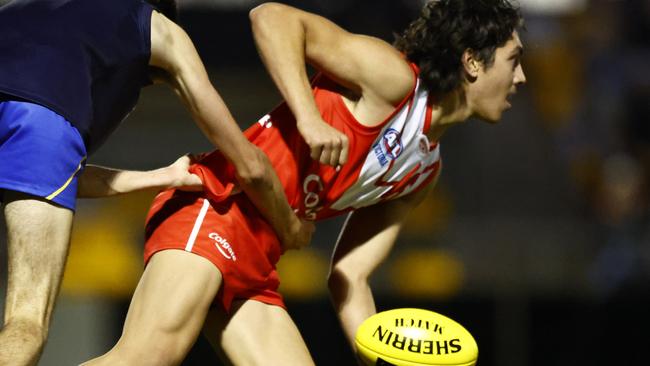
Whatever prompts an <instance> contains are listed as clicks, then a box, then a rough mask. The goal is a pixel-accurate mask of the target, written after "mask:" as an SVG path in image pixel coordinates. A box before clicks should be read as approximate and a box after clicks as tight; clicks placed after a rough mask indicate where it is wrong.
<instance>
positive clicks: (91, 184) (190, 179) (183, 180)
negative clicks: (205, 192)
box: [77, 155, 202, 198]
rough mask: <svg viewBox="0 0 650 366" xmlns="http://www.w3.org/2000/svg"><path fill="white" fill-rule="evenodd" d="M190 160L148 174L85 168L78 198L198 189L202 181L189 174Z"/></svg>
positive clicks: (103, 168) (97, 167)
mask: <svg viewBox="0 0 650 366" xmlns="http://www.w3.org/2000/svg"><path fill="white" fill-rule="evenodd" d="M190 163H191V159H190V157H189V156H187V155H185V156H182V157H180V158H178V159H177V160H176V161H175V162H174V163H172V164H171V165H169V166H166V167H164V168H160V169H155V170H149V171H134V170H119V169H113V168H106V167H102V166H98V165H87V166H86V168H85V169H84V171H83V173H82V174H81V175H80V176H79V189H78V193H77V196H79V197H81V198H95V197H106V196H113V195H117V194H122V193H129V192H135V191H143V190H161V189H167V188H183V189H186V190H200V189H201V188H202V183H201V179H199V177H197V176H196V175H194V174H191V173H190V172H188V168H189V166H190Z"/></svg>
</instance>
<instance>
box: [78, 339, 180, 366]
mask: <svg viewBox="0 0 650 366" xmlns="http://www.w3.org/2000/svg"><path fill="white" fill-rule="evenodd" d="M155 338H156V337H153V338H150V339H148V340H141V341H139V342H125V340H123V339H121V340H120V341H119V342H118V344H117V345H116V346H115V347H114V348H113V349H112V350H111V351H110V352H108V353H107V354H105V355H104V356H102V357H100V358H99V359H97V360H96V362H95V363H88V364H87V365H88V366H90V365H93V366H95V365H97V366H99V365H102V366H103V365H111V366H116V365H120V366H174V365H180V364H181V362H183V360H184V359H185V355H186V353H187V351H185V350H184V349H181V348H179V347H178V345H177V344H175V342H173V341H172V340H161V339H155ZM100 361H101V362H100ZM84 366H86V364H84Z"/></svg>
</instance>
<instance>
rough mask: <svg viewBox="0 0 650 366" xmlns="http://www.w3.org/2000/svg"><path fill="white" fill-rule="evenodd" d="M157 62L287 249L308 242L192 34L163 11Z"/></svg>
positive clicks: (156, 17) (154, 53)
mask: <svg viewBox="0 0 650 366" xmlns="http://www.w3.org/2000/svg"><path fill="white" fill-rule="evenodd" d="M151 24H152V25H151V29H152V32H151V60H150V64H151V65H152V66H155V67H158V68H160V69H163V70H165V71H166V74H167V75H168V79H167V83H168V84H169V85H170V86H171V87H172V88H173V89H174V90H175V91H176V93H177V94H178V95H179V97H180V98H181V100H182V101H183V102H184V104H185V105H186V107H187V108H188V109H189V111H190V112H191V114H192V116H193V118H194V120H195V121H196V123H197V125H198V126H199V127H200V128H201V130H202V131H203V132H204V134H205V135H206V136H207V137H208V139H210V141H211V142H212V143H213V144H214V145H215V146H217V147H218V148H219V150H220V151H221V152H222V153H223V154H224V156H225V157H226V158H227V159H228V160H229V161H230V162H232V163H233V165H234V167H235V171H236V174H237V178H238V181H239V184H240V186H241V188H242V190H243V191H244V192H245V193H246V194H247V195H248V197H249V198H250V199H251V201H252V202H253V203H254V204H255V206H256V207H257V208H258V209H259V210H260V212H261V213H262V214H263V215H264V217H265V218H266V219H267V220H269V222H270V223H271V224H272V225H273V227H274V229H275V230H276V233H277V234H278V236H279V238H280V239H281V241H282V242H283V244H284V245H285V247H286V248H294V247H301V246H304V245H306V244H308V242H309V239H310V235H305V234H306V233H307V232H310V231H309V230H307V231H305V230H304V225H303V222H302V221H300V220H299V219H298V217H297V216H296V215H295V214H294V212H293V210H291V207H290V206H289V203H288V202H287V199H286V196H285V194H284V190H283V188H282V185H281V183H280V180H279V178H278V177H277V175H276V173H275V171H274V170H273V167H272V166H271V164H270V162H269V160H268V158H267V157H266V155H264V153H263V152H262V151H261V150H259V149H258V148H257V147H255V146H254V145H253V144H252V143H250V142H249V141H248V140H247V139H246V138H245V136H244V135H243V133H242V131H241V129H240V128H239V126H238V125H237V123H236V122H235V120H234V118H233V117H232V115H231V114H230V111H229V110H228V108H227V107H226V105H225V103H224V102H223V100H222V99H221V96H220V95H219V94H218V92H217V91H216V90H215V89H214V87H213V86H212V84H211V83H210V80H209V78H208V74H207V72H206V70H205V67H204V66H203V63H202V61H201V59H200V58H199V55H198V53H197V51H196V49H195V48H194V45H193V44H192V42H191V40H190V38H189V37H188V35H187V34H186V33H185V32H184V31H183V30H182V29H181V28H180V27H179V26H177V25H176V24H174V23H173V22H171V21H170V20H168V19H167V18H165V17H164V16H163V15H161V14H159V13H157V12H154V13H153V15H152V19H151Z"/></svg>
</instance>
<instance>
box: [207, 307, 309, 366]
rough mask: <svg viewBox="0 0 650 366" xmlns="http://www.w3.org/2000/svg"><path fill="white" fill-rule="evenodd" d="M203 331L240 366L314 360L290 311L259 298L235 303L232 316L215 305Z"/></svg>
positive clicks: (305, 363)
mask: <svg viewBox="0 0 650 366" xmlns="http://www.w3.org/2000/svg"><path fill="white" fill-rule="evenodd" d="M203 333H204V334H205V336H206V337H207V338H208V340H209V341H210V343H211V344H212V346H213V347H215V348H216V349H218V350H219V351H220V353H221V356H222V357H225V358H226V359H227V361H228V362H230V363H231V364H233V365H237V366H252V365H260V366H263V365H285V366H292V365H295V366H308V365H313V364H314V361H313V360H312V358H311V355H310V354H309V350H308V349H307V346H306V345H305V341H304V340H303V338H302V336H301V335H300V332H299V331H298V328H297V327H296V325H295V323H294V322H293V320H292V319H291V317H290V316H289V314H288V313H287V311H286V310H284V309H283V308H281V307H279V306H275V305H269V304H264V303H262V302H259V301H255V300H245V301H237V302H234V303H233V306H232V311H231V314H230V315H226V314H225V313H224V312H223V311H222V310H218V309H216V308H213V309H212V310H211V311H210V313H209V314H208V317H207V319H206V322H205V327H204V329H203Z"/></svg>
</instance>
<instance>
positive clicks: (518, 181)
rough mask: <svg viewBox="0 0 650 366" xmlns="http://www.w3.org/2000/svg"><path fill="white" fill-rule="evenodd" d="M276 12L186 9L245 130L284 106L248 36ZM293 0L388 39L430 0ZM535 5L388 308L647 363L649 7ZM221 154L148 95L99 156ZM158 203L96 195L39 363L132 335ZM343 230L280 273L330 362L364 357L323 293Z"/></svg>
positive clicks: (561, 358)
mask: <svg viewBox="0 0 650 366" xmlns="http://www.w3.org/2000/svg"><path fill="white" fill-rule="evenodd" d="M2 2H6V0H5V1H2V0H0V3H2ZM258 3H259V1H255V0H180V5H181V7H180V10H181V14H180V16H181V17H180V23H181V24H182V25H183V27H184V28H185V29H186V30H187V31H188V33H189V34H190V35H191V37H192V38H193V40H194V41H195V43H196V45H197V47H198V49H199V51H200V53H201V55H202V56H203V57H204V61H205V62H206V64H207V67H208V69H209V70H210V73H211V77H212V81H213V83H214V84H215V86H216V87H217V89H218V90H219V91H220V93H221V94H222V96H223V97H224V99H225V100H226V102H227V104H228V105H229V106H230V108H231V110H232V112H233V114H234V115H235V117H236V118H237V119H238V121H239V122H240V123H241V125H242V127H247V126H249V125H251V124H252V123H254V122H255V121H256V120H257V119H258V118H259V117H261V116H262V115H263V114H265V113H266V112H267V111H269V110H270V109H271V108H272V107H273V106H275V105H276V104H277V103H278V102H279V100H280V98H279V95H278V93H277V92H276V90H275V88H274V86H273V85H272V83H271V81H270V79H269V77H268V76H267V74H266V73H265V71H264V70H263V67H262V65H261V62H260V60H259V58H258V57H257V54H256V52H255V48H254V45H253V41H252V38H251V35H250V30H249V26H248V18H247V14H248V10H250V9H251V8H252V7H253V6H255V5H257V4H258ZM291 3H292V4H294V5H298V6H300V7H302V8H305V9H308V10H312V11H315V12H318V13H320V14H323V15H325V16H328V17H330V18H331V19H333V20H335V21H336V22H338V23H339V24H341V25H342V26H344V27H345V28H347V29H349V30H351V31H356V32H363V33H368V34H372V35H375V36H378V37H381V38H384V39H386V40H389V41H392V39H393V36H392V35H393V32H395V31H399V30H401V29H402V28H403V27H404V26H405V25H406V24H407V23H408V21H409V20H411V19H413V18H414V17H415V15H416V14H417V13H418V10H419V9H420V7H421V5H422V1H421V0H330V1H326V0H305V1H293V2H291ZM520 3H521V4H522V7H523V10H524V13H525V16H526V22H527V23H526V24H527V31H526V32H525V33H523V34H522V38H523V40H524V43H525V48H526V50H525V59H524V63H523V65H524V70H525V72H526V74H527V77H528V85H526V86H525V87H523V88H522V90H521V91H520V93H519V94H518V95H517V97H516V100H515V102H514V108H513V109H512V110H510V111H509V112H507V113H506V114H505V118H504V119H503V121H502V122H501V123H500V124H499V125H498V126H490V125H487V124H482V123H480V122H477V121H468V122H467V123H466V124H465V125H463V126H459V127H456V128H454V129H451V130H450V131H449V132H448V133H447V135H445V137H444V138H443V139H442V149H443V156H444V159H445V169H444V172H443V173H444V174H443V175H442V178H441V181H440V183H439V186H438V187H437V188H436V189H435V192H433V194H432V195H431V196H430V197H429V198H428V199H427V201H426V202H425V203H424V204H423V205H422V206H421V207H420V208H418V210H417V211H416V212H414V213H413V215H412V217H411V220H410V224H409V226H408V228H407V230H406V231H405V232H404V233H403V235H402V236H401V239H400V241H399V243H398V245H397V248H396V250H395V251H394V253H393V255H392V256H391V257H390V261H389V262H387V263H386V264H385V265H384V266H383V267H382V268H381V270H380V272H379V273H377V275H376V276H375V278H374V280H373V282H374V288H375V289H376V290H375V291H376V297H377V303H378V306H379V308H380V309H388V308H394V307H422V308H427V309H431V310H435V311H439V312H442V313H444V314H446V315H448V316H450V317H452V318H454V319H456V320H457V321H459V322H460V323H462V324H464V325H465V326H466V327H467V328H468V329H469V330H470V331H471V332H472V333H473V334H474V335H475V337H476V339H477V341H478V343H479V349H480V356H479V365H481V366H491V365H498V366H526V365H530V366H542V365H544V366H549V365H558V366H559V365H567V366H569V365H570V366H575V365H639V364H647V360H646V351H645V350H646V348H647V341H648V340H649V339H650V336H648V332H647V329H648V327H649V326H650V315H648V314H647V309H648V306H649V305H650V291H648V289H649V286H648V280H649V279H650V225H649V223H650V221H649V220H648V219H649V217H648V214H649V211H648V208H649V206H648V193H649V192H648V188H650V186H649V184H648V182H649V178H650V123H649V121H647V119H648V115H649V114H650V103H649V102H650V39H649V38H648V37H649V36H650V1H647V0H619V1H614V0H520ZM210 149H211V147H210V145H209V144H208V142H207V141H206V140H205V139H204V138H203V137H202V136H201V134H200V132H199V131H198V129H197V128H196V127H195V126H194V124H193V123H192V121H191V120H190V118H189V116H188V114H187V113H186V112H185V111H184V109H183V108H182V106H181V104H180V103H179V102H178V101H177V100H176V98H175V97H174V95H173V94H172V93H171V92H169V91H168V90H166V89H164V88H159V87H150V88H147V89H145V90H144V92H143V93H142V97H141V103H140V105H139V107H138V108H137V109H136V110H135V112H133V113H132V115H131V116H130V117H129V118H128V120H127V121H126V122H125V123H124V124H123V125H122V126H121V127H120V128H119V130H118V131H117V133H116V134H115V135H114V136H113V137H112V138H111V139H110V140H109V142H108V143H107V144H106V145H105V146H104V147H103V148H102V149H101V150H100V151H99V152H98V153H97V154H96V155H95V156H93V157H91V159H90V162H92V163H96V164H104V165H110V166H116V167H122V168H135V169H149V168H155V167H159V166H162V165H166V164H168V163H169V162H171V161H173V160H174V159H175V158H176V157H177V156H179V155H181V154H183V153H186V152H201V151H207V150H210ZM151 198H152V195H150V194H136V195H131V196H125V197H120V198H111V199H103V200H84V201H81V203H80V205H79V210H78V215H77V218H76V223H75V230H74V237H73V243H72V248H71V252H70V258H69V262H68V267H67V270H66V274H65V280H64V284H63V289H62V293H61V297H60V301H59V304H58V308H57V310H56V313H55V317H54V321H53V327H52V330H51V334H50V340H49V343H48V345H47V348H46V350H45V354H44V356H43V359H42V361H41V363H40V365H42V366H60V365H74V364H78V363H80V362H81V361H84V360H86V359H88V358H91V357H92V356H96V355H98V354H101V353H103V352H105V351H106V350H108V348H110V346H112V345H113V344H114V342H115V340H116V339H117V338H118V337H119V334H120V331H121V325H122V320H123V318H124V315H125V311H126V309H127V307H128V301H129V298H130V295H131V293H132V291H133V289H134V286H135V284H136V283H137V280H138V278H139V275H140V273H141V271H142V262H141V255H142V226H143V218H144V215H145V213H146V210H147V209H148V204H149V201H150V199H151ZM340 224H341V221H340V220H338V221H337V220H333V221H330V222H325V223H322V224H320V226H319V227H318V230H317V234H316V237H315V239H314V242H313V244H312V246H311V247H309V248H308V249H305V250H302V251H300V252H295V253H290V254H288V255H286V257H285V258H283V260H282V262H281V265H280V271H281V273H282V278H283V285H282V291H283V293H284V295H285V296H286V298H287V301H288V305H289V309H290V312H291V314H292V316H294V318H295V320H296V322H297V323H298V324H299V326H300V328H301V330H302V332H303V335H304V337H305V338H306V340H307V342H308V344H309V346H310V348H311V350H312V353H313V355H314V358H315V360H316V362H317V364H318V365H353V364H354V362H353V359H352V356H351V354H350V353H349V351H347V348H346V345H345V343H344V341H343V338H342V334H341V332H340V330H339V329H338V324H337V321H336V319H335V315H334V312H333V311H332V309H331V307H330V305H329V300H328V298H327V294H326V289H325V277H326V273H327V267H328V261H329V255H330V253H331V250H332V248H333V244H334V241H335V239H336V233H337V231H338V228H339V226H340ZM3 234H4V233H3ZM2 238H3V239H0V240H4V235H3V236H2ZM43 245H47V243H43ZM0 248H1V249H2V250H1V251H0V253H1V254H0V257H2V258H1V259H2V263H6V262H5V259H6V258H5V256H6V248H5V244H4V242H1V243H0ZM4 268H6V266H5V265H4V264H3V265H2V271H3V272H2V280H3V281H2V282H0V283H1V284H0V292H3V291H4V290H3V288H4V286H5V281H6V274H5V273H4V271H5V269H4ZM0 308H1V305H0ZM208 364H211V365H218V364H219V363H218V361H217V360H216V358H215V356H214V355H213V354H212V353H211V351H210V350H209V348H208V346H207V345H206V344H205V343H204V341H203V340H199V342H198V343H197V345H196V346H195V348H194V349H193V351H192V353H191V355H190V356H189V357H188V359H187V360H186V361H185V363H184V365H186V366H190V365H208Z"/></svg>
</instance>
